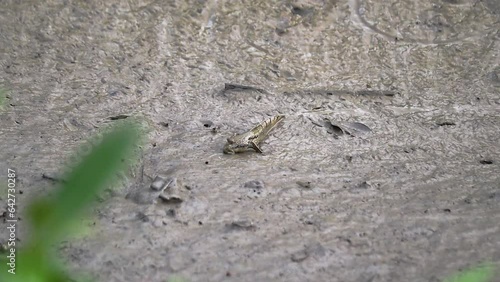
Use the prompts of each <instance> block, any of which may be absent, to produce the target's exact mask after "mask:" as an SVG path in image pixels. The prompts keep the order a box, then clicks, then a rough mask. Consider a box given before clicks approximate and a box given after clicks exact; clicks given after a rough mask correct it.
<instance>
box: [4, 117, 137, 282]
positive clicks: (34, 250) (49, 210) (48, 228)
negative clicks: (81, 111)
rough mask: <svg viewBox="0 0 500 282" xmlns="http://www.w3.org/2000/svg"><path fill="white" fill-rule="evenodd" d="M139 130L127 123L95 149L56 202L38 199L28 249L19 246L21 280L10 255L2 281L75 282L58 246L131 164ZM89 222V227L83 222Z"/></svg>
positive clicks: (30, 210)
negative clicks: (56, 247)
mask: <svg viewBox="0 0 500 282" xmlns="http://www.w3.org/2000/svg"><path fill="white" fill-rule="evenodd" d="M138 136H139V134H138V130H137V126H135V125H133V124H130V123H128V124H124V125H121V126H118V127H115V129H113V130H112V131H111V132H109V133H108V134H106V135H105V136H104V137H103V138H102V140H100V142H98V143H97V144H96V145H95V148H93V149H92V150H91V152H90V153H89V154H88V155H87V156H86V157H85V158H84V159H83V160H82V162H81V163H80V164H79V165H77V167H76V168H75V169H74V170H73V171H72V172H70V173H69V174H68V175H67V177H66V182H64V183H63V184H62V185H61V186H60V187H58V189H57V190H56V193H55V195H54V197H44V198H41V199H37V200H35V201H34V202H32V203H31V205H30V206H29V207H28V208H27V212H28V217H29V219H30V223H31V225H32V226H31V227H32V234H33V235H34V236H33V237H32V238H30V239H31V240H29V241H28V242H26V243H25V245H24V246H23V248H22V249H19V250H17V249H18V247H19V246H18V245H17V244H16V246H15V248H16V252H15V259H16V261H15V267H16V268H15V273H16V274H15V275H14V274H10V273H9V272H8V270H9V269H10V266H9V265H8V262H9V261H8V258H7V255H8V254H9V250H8V249H10V247H8V249H7V250H6V252H5V251H4V253H2V254H1V255H2V257H0V264H1V266H0V281H12V282H15V281H19V282H21V281H22V282H58V281H61V282H62V281H75V280H72V279H70V278H69V277H68V276H67V274H66V273H65V272H64V268H63V266H62V264H61V263H60V262H59V260H58V259H57V257H58V256H57V253H56V252H55V250H54V245H55V244H56V243H58V241H59V240H60V239H61V236H62V235H67V233H69V231H71V230H69V229H71V228H73V229H74V228H75V226H78V227H82V221H78V220H79V218H78V217H79V216H80V215H82V214H83V212H84V211H85V208H86V207H88V206H89V205H90V203H91V202H93V201H94V199H95V197H96V195H97V193H98V192H99V190H101V189H102V188H104V187H105V186H106V185H107V184H110V183H109V181H110V180H112V179H113V176H115V174H116V173H117V172H119V171H120V170H122V169H124V168H125V165H127V163H126V162H125V160H127V159H128V157H129V156H131V153H132V152H133V148H134V145H135V144H138V141H139V140H138V139H139V138H138ZM83 223H85V222H84V221H83Z"/></svg>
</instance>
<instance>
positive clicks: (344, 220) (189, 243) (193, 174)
mask: <svg viewBox="0 0 500 282" xmlns="http://www.w3.org/2000/svg"><path fill="white" fill-rule="evenodd" d="M0 11H1V13H0V41H1V49H2V56H1V57H0V84H1V85H2V87H3V88H4V89H5V90H6V92H7V95H8V99H7V102H6V107H5V110H4V111H2V112H1V113H0V120H1V122H2V128H0V132H1V135H0V140H1V142H0V154H1V159H2V160H3V161H2V162H1V164H0V167H1V169H2V171H6V170H7V168H15V169H16V170H17V171H18V175H19V179H18V181H19V185H18V187H22V188H19V189H21V190H22V191H23V194H22V195H19V202H20V203H21V204H20V206H21V207H22V206H23V204H22V203H27V202H28V200H29V199H30V197H33V196H34V195H40V194H46V193H50V191H51V190H52V189H53V188H52V186H53V183H54V181H57V177H58V175H59V173H60V172H61V171H63V170H64V167H65V165H66V164H67V163H68V162H70V161H68V159H69V158H70V155H71V152H72V151H73V150H76V149H78V148H80V151H82V150H83V151H85V150H89V148H91V146H90V145H86V146H85V144H86V141H85V140H87V138H89V137H90V136H92V135H94V134H96V133H98V132H99V130H100V128H104V127H106V126H107V125H110V124H113V123H116V122H120V121H121V120H123V119H127V118H137V117H138V118H139V119H140V120H142V122H143V124H144V125H145V127H147V128H148V131H146V132H145V137H146V140H147V141H146V144H145V145H144V146H143V147H142V148H140V150H142V153H141V158H140V160H139V162H138V164H137V165H136V166H134V167H133V168H131V169H130V170H129V171H128V173H127V175H123V176H122V177H121V178H120V182H119V185H118V186H119V187H117V188H114V189H108V190H107V191H106V193H103V195H100V196H99V201H100V204H99V205H98V206H97V207H96V208H95V210H94V212H93V214H94V221H93V225H92V230H93V231H92V233H91V234H89V235H88V236H85V237H84V238H79V239H76V240H69V241H67V242H65V243H64V244H63V245H62V246H61V247H60V252H61V254H62V255H63V256H64V257H66V258H68V260H69V264H70V266H71V269H73V270H75V271H84V272H88V273H92V274H93V275H94V276H95V277H96V278H98V279H99V280H100V281H165V280H166V279H167V278H168V277H170V276H172V275H175V276H177V277H182V278H185V279H186V280H187V281H441V280H442V279H443V278H445V277H446V276H448V275H450V274H452V273H455V272H456V271H457V270H460V269H464V268H467V267H470V266H474V265H476V264H478V263H481V262H484V261H490V262H493V263H494V264H495V265H496V266H497V269H498V266H499V262H500V225H499V224H498V222H500V174H499V171H500V145H499V142H498V140H499V139H500V78H499V77H500V42H499V37H500V35H499V28H500V5H499V4H498V2H497V1H494V0H485V1H468V0H460V1H444V0H443V1H437V0H435V1H368V0H366V1H365V0H350V1H274V2H273V3H270V1H254V2H252V4H250V2H249V3H247V4H241V3H239V4H235V2H232V1H227V2H226V1H165V2H162V1H127V2H125V1H106V3H100V2H97V1H90V2H87V1H43V2H38V1H21V2H19V1H2V3H1V4H0ZM242 86H249V87H242ZM277 114H283V115H285V116H286V118H285V120H284V121H283V122H282V123H281V124H280V126H278V127H276V128H275V129H273V131H272V132H271V134H270V136H269V137H268V138H267V139H266V140H265V141H264V142H263V143H262V144H261V148H262V150H263V154H258V153H253V152H250V153H245V154H236V155H225V154H223V153H222V148H223V146H224V144H225V142H226V139H227V138H228V137H230V136H231V135H232V134H234V133H241V132H244V131H246V130H249V129H250V128H252V127H253V126H254V125H256V124H257V123H259V122H261V121H262V120H264V119H266V118H268V117H270V116H274V115H277ZM82 145H83V147H81V146H82ZM82 148H83V149H82ZM138 149H139V148H138ZM82 153H84V152H82ZM4 202H5V201H4ZM0 234H1V235H2V237H1V238H7V237H6V236H7V235H6V234H7V231H6V230H5V228H2V230H1V231H0ZM26 236H27V233H26V231H25V230H21V233H20V239H21V242H22V240H23V238H25V237H26ZM2 240H3V239H2ZM497 274H498V272H497ZM498 276H500V274H498ZM495 281H500V280H498V278H497V280H495Z"/></svg>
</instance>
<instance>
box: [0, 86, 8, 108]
mask: <svg viewBox="0 0 500 282" xmlns="http://www.w3.org/2000/svg"><path fill="white" fill-rule="evenodd" d="M6 100H7V91H5V89H4V88H3V87H2V86H1V85H0V110H2V109H3V107H4V105H5V103H6Z"/></svg>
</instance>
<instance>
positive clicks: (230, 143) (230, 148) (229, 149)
mask: <svg viewBox="0 0 500 282" xmlns="http://www.w3.org/2000/svg"><path fill="white" fill-rule="evenodd" d="M237 147H238V144H236V143H235V142H234V140H233V139H232V138H227V143H226V145H224V150H223V151H224V154H229V155H233V154H234V153H236V152H235V149H236V148H237Z"/></svg>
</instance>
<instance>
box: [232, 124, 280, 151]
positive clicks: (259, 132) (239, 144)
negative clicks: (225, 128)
mask: <svg viewBox="0 0 500 282" xmlns="http://www.w3.org/2000/svg"><path fill="white" fill-rule="evenodd" d="M284 118H285V116H284V115H277V116H274V117H272V118H269V119H266V120H265V121H263V122H261V123H259V124H258V125H257V126H255V127H254V128H252V129H250V131H247V132H245V133H241V134H235V135H233V136H231V137H229V138H228V139H227V143H226V145H225V146H224V153H225V154H235V153H241V152H246V151H248V150H250V149H253V150H255V151H256V152H259V153H262V150H261V149H260V147H259V143H260V142H261V141H262V140H264V138H266V136H267V135H268V134H269V131H271V129H273V128H274V127H275V126H276V125H277V124H278V123H279V122H280V121H282V120H283V119H284Z"/></svg>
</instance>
